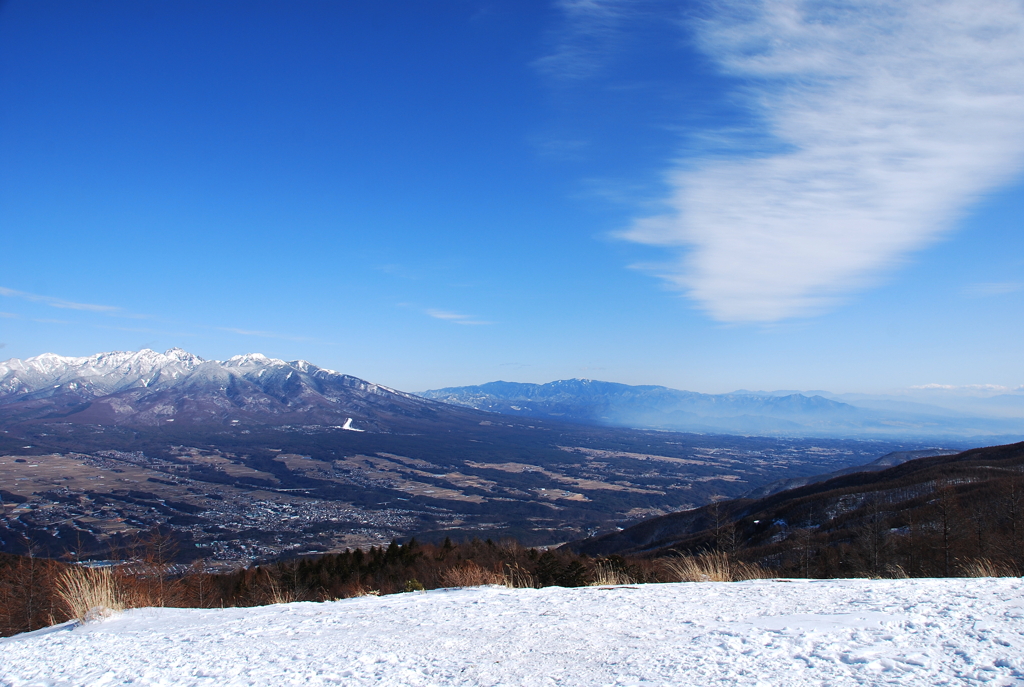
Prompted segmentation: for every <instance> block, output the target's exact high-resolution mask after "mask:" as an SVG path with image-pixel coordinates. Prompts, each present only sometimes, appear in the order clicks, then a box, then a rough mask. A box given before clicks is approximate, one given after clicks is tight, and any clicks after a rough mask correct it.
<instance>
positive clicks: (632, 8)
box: [534, 0, 640, 79]
mask: <svg viewBox="0 0 1024 687" xmlns="http://www.w3.org/2000/svg"><path fill="white" fill-rule="evenodd" d="M557 4H558V6H559V9H561V11H562V13H563V14H564V16H565V20H566V24H565V27H564V29H563V31H562V32H561V33H560V34H559V37H558V39H557V41H556V42H555V45H554V46H553V47H554V49H553V50H552V51H551V52H550V53H548V54H547V55H545V56H544V57H542V58H540V59H538V60H536V61H535V62H534V66H536V67H537V68H538V69H540V70H541V71H542V72H545V73H547V74H548V75H550V76H554V77H556V78H563V79H580V78H586V77H589V76H592V75H593V74H594V73H595V72H596V71H597V70H598V69H599V68H600V67H601V65H602V64H603V63H604V61H605V60H606V59H607V57H608V55H609V53H610V52H611V51H612V46H613V45H614V44H615V43H616V42H617V41H618V39H619V38H620V36H621V35H622V25H623V23H624V22H625V21H626V20H627V18H628V17H629V16H630V15H631V14H633V13H635V12H636V11H637V8H638V7H639V6H640V3H638V2H636V0H633V1H632V2H630V3H624V2H623V1H622V0H561V2H558V3H557Z"/></svg>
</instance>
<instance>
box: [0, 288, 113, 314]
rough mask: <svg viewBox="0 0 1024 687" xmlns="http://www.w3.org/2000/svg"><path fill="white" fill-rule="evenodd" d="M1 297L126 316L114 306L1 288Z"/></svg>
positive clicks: (52, 306) (55, 306) (66, 308)
mask: <svg viewBox="0 0 1024 687" xmlns="http://www.w3.org/2000/svg"><path fill="white" fill-rule="evenodd" d="M0 296H7V297H9V298H20V299H22V300H25V301H32V302H34V303H45V304H46V305H49V306H50V307H51V308H62V309H64V310H86V311H89V312H99V313H107V314H115V313H116V314H119V315H124V313H123V311H122V310H121V308H118V307H116V306H113V305H95V304H93V303H75V302H73V301H66V300H64V299H63V298H54V297H52V296H40V295H39V294H35V293H27V292H25V291H16V290H14V289H8V288H6V287H3V286H0ZM125 316H127V315H125Z"/></svg>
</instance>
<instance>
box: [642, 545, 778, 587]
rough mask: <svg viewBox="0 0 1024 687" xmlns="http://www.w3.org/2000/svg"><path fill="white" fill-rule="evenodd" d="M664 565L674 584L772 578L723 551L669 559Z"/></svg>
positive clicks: (759, 569)
mask: <svg viewBox="0 0 1024 687" xmlns="http://www.w3.org/2000/svg"><path fill="white" fill-rule="evenodd" d="M662 565H663V566H664V568H665V571H666V572H667V573H668V576H669V577H670V578H671V581H674V582H739V581H740V580H760V579H765V578H767V577H770V575H768V573H767V571H765V570H764V569H763V568H761V567H760V566H758V565H753V564H751V563H743V562H741V561H733V560H730V559H729V556H728V555H727V554H725V553H723V552H721V551H706V552H704V553H701V554H698V555H696V556H681V557H679V558H667V559H665V560H663V561H662Z"/></svg>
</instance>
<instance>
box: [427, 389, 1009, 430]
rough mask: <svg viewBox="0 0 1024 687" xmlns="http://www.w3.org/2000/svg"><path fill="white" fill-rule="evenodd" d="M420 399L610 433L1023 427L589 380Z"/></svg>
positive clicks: (827, 402)
mask: <svg viewBox="0 0 1024 687" xmlns="http://www.w3.org/2000/svg"><path fill="white" fill-rule="evenodd" d="M419 395H420V396H422V397H424V398H428V399H433V400H437V401H444V402H445V403H449V404H453V405H461V406H466V407H469V408H475V409H479V410H487V411H491V412H496V413H504V414H507V415H519V416H525V417H535V418H549V419H560V420H566V421H571V422H581V423H588V424H597V425H605V426H613V427H633V428H647V429H662V430H671V431H679V432H702V433H721V434H745V435H761V436H773V435H778V436H807V437H813V436H835V437H850V438H852V437H878V438H883V437H885V438H897V437H899V438H921V439H923V438H955V437H974V436H996V437H999V438H1000V439H1004V440H1005V439H1009V440H1013V439H1016V438H1018V437H1022V436H1024V421H1022V420H1020V419H1006V418H1002V419H996V418H983V417H970V416H966V415H962V414H961V415H955V414H951V413H950V412H949V411H942V410H941V409H939V408H934V409H930V410H929V408H928V407H927V406H923V410H919V411H917V412H909V411H907V410H893V409H885V410H883V409H878V408H867V407H860V406H855V405H851V404H849V403H843V402H840V401H836V400H831V399H828V398H825V397H823V396H819V395H810V396H808V395H805V394H801V393H787V394H782V395H780V394H771V393H766V394H762V393H753V392H736V393H731V394H702V393H697V392H693V391H680V390H677V389H670V388H668V387H664V386H630V385H627V384H617V383H613V382H601V381H596V380H590V379H569V380H561V381H556V382H549V383H547V384H522V383H515V382H501V381H499V382H490V383H487V384H481V385H478V386H463V387H450V388H445V389H435V390H431V391H424V392H422V393H420V394H419Z"/></svg>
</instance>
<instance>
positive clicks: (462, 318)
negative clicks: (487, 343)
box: [424, 309, 494, 325]
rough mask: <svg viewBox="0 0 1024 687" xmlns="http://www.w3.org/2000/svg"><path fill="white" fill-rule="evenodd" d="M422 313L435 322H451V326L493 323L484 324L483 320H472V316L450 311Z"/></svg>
mask: <svg viewBox="0 0 1024 687" xmlns="http://www.w3.org/2000/svg"><path fill="white" fill-rule="evenodd" d="M424 312H425V313H426V314H427V315H429V316H430V317H433V318H434V319H436V320H445V321H447V322H452V323H453V324H467V325H477V324H494V323H493V322H485V321H483V320H477V319H475V318H473V316H471V315H461V314H459V313H455V312H451V311H448V310H434V309H427V310H425V311H424Z"/></svg>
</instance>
